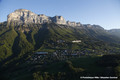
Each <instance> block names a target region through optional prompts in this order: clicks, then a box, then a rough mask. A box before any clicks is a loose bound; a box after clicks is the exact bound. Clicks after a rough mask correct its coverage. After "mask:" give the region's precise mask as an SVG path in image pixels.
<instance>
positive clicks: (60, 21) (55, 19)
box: [52, 16, 66, 25]
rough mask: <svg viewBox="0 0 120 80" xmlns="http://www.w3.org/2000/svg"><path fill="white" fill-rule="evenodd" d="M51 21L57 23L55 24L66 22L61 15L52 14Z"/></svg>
mask: <svg viewBox="0 0 120 80" xmlns="http://www.w3.org/2000/svg"><path fill="white" fill-rule="evenodd" d="M52 21H53V22H55V23H57V24H64V25H65V24H66V21H65V19H64V18H63V17H62V16H54V17H53V18H52Z"/></svg>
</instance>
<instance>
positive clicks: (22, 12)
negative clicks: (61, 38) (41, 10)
mask: <svg viewBox="0 0 120 80" xmlns="http://www.w3.org/2000/svg"><path fill="white" fill-rule="evenodd" d="M7 21H8V23H11V22H14V23H17V24H23V23H25V24H29V23H38V24H44V23H50V22H54V23H56V24H63V25H69V26H73V27H74V26H80V25H81V23H80V22H78V23H76V22H70V21H66V20H65V19H64V18H63V17H62V16H54V17H48V16H46V15H44V14H40V15H38V14H35V13H33V12H31V11H29V10H26V9H17V10H15V11H14V12H13V13H11V14H9V15H8V18H7Z"/></svg>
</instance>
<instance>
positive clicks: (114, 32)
mask: <svg viewBox="0 0 120 80" xmlns="http://www.w3.org/2000/svg"><path fill="white" fill-rule="evenodd" d="M108 32H109V33H110V34H112V35H114V36H117V37H120V29H111V30H109V31H108Z"/></svg>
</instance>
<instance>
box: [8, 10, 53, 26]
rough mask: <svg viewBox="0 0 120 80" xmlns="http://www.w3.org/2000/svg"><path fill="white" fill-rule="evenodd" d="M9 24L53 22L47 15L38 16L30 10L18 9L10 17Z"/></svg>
mask: <svg viewBox="0 0 120 80" xmlns="http://www.w3.org/2000/svg"><path fill="white" fill-rule="evenodd" d="M7 21H8V23H10V22H17V24H21V23H26V24H29V23H40V24H42V23H45V22H50V21H51V20H50V19H49V17H47V16H45V15H37V14H35V13H33V12H31V11H29V10H26V9H18V10H15V12H13V13H11V14H9V15H8V20H7Z"/></svg>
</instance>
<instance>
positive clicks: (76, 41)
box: [72, 40, 82, 43]
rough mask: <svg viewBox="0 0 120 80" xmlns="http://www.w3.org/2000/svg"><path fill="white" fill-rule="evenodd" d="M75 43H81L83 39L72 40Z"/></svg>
mask: <svg viewBox="0 0 120 80" xmlns="http://www.w3.org/2000/svg"><path fill="white" fill-rule="evenodd" d="M72 42H73V43H80V42H82V41H81V40H74V41H72Z"/></svg>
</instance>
